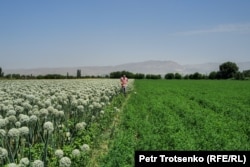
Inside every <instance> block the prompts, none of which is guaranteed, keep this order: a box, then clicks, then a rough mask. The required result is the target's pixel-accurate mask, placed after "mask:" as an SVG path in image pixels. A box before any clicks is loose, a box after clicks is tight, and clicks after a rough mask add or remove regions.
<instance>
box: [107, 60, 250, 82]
mask: <svg viewBox="0 0 250 167" xmlns="http://www.w3.org/2000/svg"><path fill="white" fill-rule="evenodd" d="M122 75H126V76H127V77H128V78H135V79H162V78H164V79H237V80H244V79H250V70H245V71H243V72H240V71H239V67H238V66H237V64H236V63H233V62H225V63H223V64H221V65H220V66H219V71H212V72H210V73H209V75H205V74H201V73H199V72H195V73H193V74H186V75H184V76H183V75H181V74H180V73H167V74H165V75H164V76H161V75H160V74H159V75H155V74H146V75H145V74H141V73H136V74H133V73H131V72H128V71H116V72H112V73H110V78H119V77H121V76H122Z"/></svg>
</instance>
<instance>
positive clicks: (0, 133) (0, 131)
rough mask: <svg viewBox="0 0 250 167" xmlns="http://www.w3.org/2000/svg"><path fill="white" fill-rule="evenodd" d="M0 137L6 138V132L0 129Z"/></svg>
mask: <svg viewBox="0 0 250 167" xmlns="http://www.w3.org/2000/svg"><path fill="white" fill-rule="evenodd" d="M0 135H1V136H3V137H4V136H6V131H5V130H4V129H0Z"/></svg>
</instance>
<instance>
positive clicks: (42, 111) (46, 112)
mask: <svg viewBox="0 0 250 167" xmlns="http://www.w3.org/2000/svg"><path fill="white" fill-rule="evenodd" d="M48 114H49V112H48V110H47V109H45V108H42V109H41V110H40V116H41V117H47V115H48Z"/></svg>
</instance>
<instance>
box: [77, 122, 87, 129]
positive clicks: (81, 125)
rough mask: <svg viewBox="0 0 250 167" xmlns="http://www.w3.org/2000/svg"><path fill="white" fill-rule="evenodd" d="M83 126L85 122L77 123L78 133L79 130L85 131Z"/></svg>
mask: <svg viewBox="0 0 250 167" xmlns="http://www.w3.org/2000/svg"><path fill="white" fill-rule="evenodd" d="M85 126H86V123H85V122H79V123H77V124H76V129H77V130H79V131H80V130H83V129H85Z"/></svg>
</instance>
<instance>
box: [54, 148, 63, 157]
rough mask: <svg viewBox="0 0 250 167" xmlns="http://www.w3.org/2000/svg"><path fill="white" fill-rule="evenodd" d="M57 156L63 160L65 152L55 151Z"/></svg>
mask: <svg viewBox="0 0 250 167" xmlns="http://www.w3.org/2000/svg"><path fill="white" fill-rule="evenodd" d="M55 155H56V157H57V158H62V157H63V150H61V149H57V150H56V151H55Z"/></svg>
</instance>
